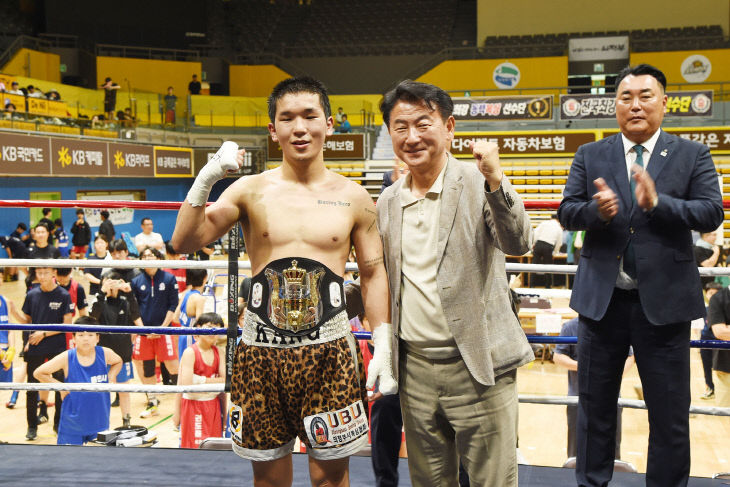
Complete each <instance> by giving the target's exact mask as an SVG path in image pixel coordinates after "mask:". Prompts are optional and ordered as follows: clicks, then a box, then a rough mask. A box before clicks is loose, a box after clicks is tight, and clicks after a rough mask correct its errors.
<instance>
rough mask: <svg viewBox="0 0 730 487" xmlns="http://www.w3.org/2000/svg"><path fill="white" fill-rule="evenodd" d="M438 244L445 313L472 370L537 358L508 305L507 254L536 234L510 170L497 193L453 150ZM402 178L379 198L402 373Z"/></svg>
mask: <svg viewBox="0 0 730 487" xmlns="http://www.w3.org/2000/svg"><path fill="white" fill-rule="evenodd" d="M448 157H449V158H448V162H447V167H446V174H445V175H444V188H443V193H442V196H441V198H442V201H441V216H440V218H439V234H438V235H439V236H438V244H437V249H436V251H437V254H436V255H437V258H438V277H437V283H438V291H439V297H440V298H441V304H442V306H443V309H444V314H445V315H446V319H447V321H448V324H449V329H450V330H451V333H452V335H453V336H454V339H455V340H456V345H457V347H458V348H459V352H460V353H461V356H462V358H463V360H464V362H465V363H466V366H467V368H468V369H469V372H471V375H472V376H473V377H474V378H475V379H476V380H477V381H479V382H480V383H482V384H484V385H493V384H494V378H495V376H498V375H501V374H503V373H505V372H508V371H510V370H512V369H515V368H517V367H519V366H521V365H523V364H525V363H527V362H530V361H531V360H533V359H534V355H533V353H532V349H531V348H530V345H529V344H528V343H527V338H526V337H525V333H524V332H523V331H522V327H521V326H520V323H519V321H518V320H517V318H516V317H515V315H514V313H513V311H512V307H511V305H510V298H509V288H508V285H507V275H506V273H505V269H504V254H505V253H507V254H510V255H522V254H524V253H526V252H527V251H528V250H529V244H530V242H531V237H532V227H531V225H530V220H529V218H528V216H527V214H526V213H525V207H524V204H523V203H522V200H521V199H520V197H519V196H518V195H517V193H516V192H515V190H514V189H513V188H512V185H511V184H510V182H509V181H508V180H507V178H506V177H504V178H502V186H501V187H500V188H499V189H497V190H496V191H494V192H492V193H488V192H487V191H486V190H485V180H484V176H482V174H481V173H480V172H479V170H478V169H477V167H476V164H474V162H463V161H458V160H456V159H454V157H453V156H451V154H449V156H448ZM405 179H406V178H400V179H399V180H398V181H396V182H395V183H394V184H393V185H392V186H390V187H388V188H387V189H386V190H385V191H384V192H383V193H382V194H381V195H380V198H378V203H377V212H378V228H379V230H380V234H381V237H382V239H383V247H384V252H385V266H386V269H387V271H388V281H389V284H390V293H391V319H392V321H393V332H394V335H395V336H394V340H393V343H394V347H393V348H394V349H393V376H394V377H396V378H397V377H398V335H399V326H400V305H401V303H400V286H401V229H402V217H403V209H402V207H401V200H400V192H401V187H402V186H403V181H404V180H405Z"/></svg>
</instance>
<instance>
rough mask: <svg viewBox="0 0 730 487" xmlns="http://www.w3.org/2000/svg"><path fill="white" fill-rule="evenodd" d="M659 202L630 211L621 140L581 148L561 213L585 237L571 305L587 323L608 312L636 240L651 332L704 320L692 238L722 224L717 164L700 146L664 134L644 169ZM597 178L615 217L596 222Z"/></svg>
mask: <svg viewBox="0 0 730 487" xmlns="http://www.w3.org/2000/svg"><path fill="white" fill-rule="evenodd" d="M648 171H649V175H650V176H651V177H652V179H653V180H654V182H655V184H656V189H657V193H658V195H659V203H658V205H657V207H656V208H654V209H653V210H652V211H651V212H644V211H643V210H642V209H641V208H639V207H638V206H636V207H632V198H631V187H630V186H629V179H628V174H627V171H626V157H625V155H624V149H623V143H622V140H621V134H616V135H614V136H611V137H608V138H606V139H603V140H600V141H598V142H593V143H590V144H586V145H583V146H581V147H580V148H579V149H578V152H576V154H575V160H574V161H573V165H572V166H571V168H570V174H569V176H568V182H567V184H566V186H565V192H564V197H563V201H562V202H561V203H560V208H559V209H558V218H559V219H560V223H561V224H562V225H563V226H564V227H565V228H566V229H567V230H586V234H585V239H584V241H583V249H582V250H581V254H580V255H581V257H580V262H579V265H578V272H577V274H576V276H575V285H574V286H573V293H572V297H571V299H570V306H571V307H572V308H573V309H575V310H576V311H577V312H578V313H580V314H581V315H583V316H586V317H588V318H590V319H592V320H600V319H601V318H602V317H603V315H604V314H605V313H606V309H607V307H608V303H609V301H610V299H611V295H612V293H613V288H614V285H615V283H616V277H617V276H618V272H619V263H620V261H621V257H622V256H623V254H624V251H625V250H626V246H627V245H628V242H629V238H632V239H633V246H634V254H635V256H636V273H637V280H638V289H639V296H640V299H641V305H642V308H643V310H644V313H645V315H646V317H647V318H648V320H649V321H650V322H651V323H653V324H655V325H664V324H669V323H677V322H682V321H691V320H693V319H696V318H699V317H701V316H704V315H705V305H704V301H703V299H702V287H701V285H700V278H699V272H698V271H697V266H696V264H695V260H694V254H693V252H692V236H691V233H690V231H691V230H697V231H700V232H710V231H713V230H715V229H716V228H717V227H718V226H719V225H720V223H722V221H723V209H722V196H721V194H720V187H719V183H718V180H717V172H716V170H715V165H714V163H713V162H712V158H711V157H710V152H709V150H708V149H707V147H705V146H704V145H701V144H699V143H696V142H691V141H688V140H685V139H682V138H679V137H677V136H674V135H670V134H667V133H665V132H661V134H660V135H659V139H658V140H657V144H656V146H655V147H654V152H653V153H652V154H651V159H650V160H649V164H648ZM598 177H602V178H603V179H605V180H606V183H607V184H608V186H609V187H610V188H611V189H612V190H613V191H614V193H616V195H617V197H618V199H619V212H618V214H617V215H616V216H615V217H614V218H613V219H612V220H611V221H610V222H609V223H604V222H603V221H602V220H601V219H600V218H599V216H598V208H597V204H596V202H595V201H594V200H593V199H592V197H593V195H594V194H595V193H596V192H597V190H596V188H595V185H594V184H593V181H594V180H595V179H596V178H598Z"/></svg>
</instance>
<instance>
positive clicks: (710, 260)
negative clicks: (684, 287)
mask: <svg viewBox="0 0 730 487" xmlns="http://www.w3.org/2000/svg"><path fill="white" fill-rule="evenodd" d="M716 239H717V232H714V231H713V232H702V233H700V238H699V239H698V240H697V242H695V245H694V247H693V250H694V255H695V262H697V267H715V266H716V265H717V262H718V259H719V257H720V246H719V245H715V240H716ZM714 280H715V277H714V276H700V281H701V282H702V286H703V287H704V286H706V285H707V283H708V282H712V281H714Z"/></svg>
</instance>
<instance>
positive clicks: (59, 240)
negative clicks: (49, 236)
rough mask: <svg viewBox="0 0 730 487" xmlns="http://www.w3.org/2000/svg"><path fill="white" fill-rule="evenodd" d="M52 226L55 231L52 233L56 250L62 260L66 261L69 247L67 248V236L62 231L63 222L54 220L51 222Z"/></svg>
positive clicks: (64, 231) (57, 219) (58, 219)
mask: <svg viewBox="0 0 730 487" xmlns="http://www.w3.org/2000/svg"><path fill="white" fill-rule="evenodd" d="M53 225H54V226H55V227H56V229H55V230H54V231H53V238H54V240H55V241H56V248H57V249H58V251H59V252H60V253H61V258H62V259H68V255H69V251H70V249H69V247H68V234H67V233H66V230H64V229H63V220H62V219H60V218H56V219H55V220H53Z"/></svg>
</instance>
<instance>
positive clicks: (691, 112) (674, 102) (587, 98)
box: [560, 90, 713, 120]
mask: <svg viewBox="0 0 730 487" xmlns="http://www.w3.org/2000/svg"><path fill="white" fill-rule="evenodd" d="M615 104H616V98H615V96H614V95H560V120H600V119H609V118H615V117H616V105H615ZM712 105H713V91H712V90H704V91H668V92H667V112H666V116H667V117H712Z"/></svg>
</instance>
